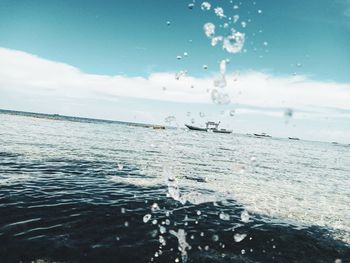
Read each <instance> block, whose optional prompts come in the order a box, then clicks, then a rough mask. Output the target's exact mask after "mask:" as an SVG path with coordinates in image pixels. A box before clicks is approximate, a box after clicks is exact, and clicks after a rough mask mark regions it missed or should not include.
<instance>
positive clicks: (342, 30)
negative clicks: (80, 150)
mask: <svg viewBox="0 0 350 263" xmlns="http://www.w3.org/2000/svg"><path fill="white" fill-rule="evenodd" d="M202 2H203V1H198V0H196V1H195V3H193V1H192V0H149V1H144V0H129V1H122V0H117V1H109V0H104V1H97V0H84V1H83V0H75V1H68V0H51V1H44V0H21V1H16V0H1V1H0V108H2V109H13V110H23V111H34V112H43V113H58V114H65V115H71V116H81V117H93V118H102V119H112V120H123V121H136V122H143V123H157V124H165V121H164V120H165V119H166V117H167V116H175V117H176V124H177V125H179V126H181V127H182V126H183V124H184V123H188V122H194V123H195V124H198V125H202V124H203V123H204V122H205V121H207V120H220V121H221V122H222V125H223V127H225V128H230V129H233V130H234V131H236V132H242V133H252V132H268V133H270V134H272V135H274V136H282V137H288V136H292V137H294V136H297V137H301V138H305V139H314V140H323V141H339V142H344V143H350V132H349V130H350V48H349V47H350V1H348V0H332V1H331V0H322V1H319V0H309V1H287V0H280V1H272V0H264V1H262V0H260V1H258V0H256V1H253V0H248V1H243V0H242V1H230V0H215V1H214V0H213V1H208V2H209V3H210V4H211V8H210V10H202V8H201V4H202ZM231 2H232V3H231ZM191 4H193V7H192V5H191ZM189 5H190V7H189ZM217 7H222V8H223V11H224V14H223V17H221V18H220V15H217V14H215V8H217ZM235 15H236V16H239V18H237V17H236V19H237V21H236V22H235V23H234V22H233V20H234V19H233V17H234V16H235ZM230 19H231V20H230ZM208 22H210V23H213V24H214V25H215V26H216V30H215V36H222V37H224V38H225V37H227V36H229V35H231V34H232V35H233V34H234V32H240V33H242V34H244V40H245V41H244V45H242V46H241V48H240V50H238V51H237V52H234V53H230V52H227V50H225V49H224V48H223V42H219V44H217V45H216V46H212V45H211V41H212V39H213V36H210V37H208V36H206V34H205V33H204V31H203V26H204V24H206V23H208ZM225 23H228V28H226V26H225ZM232 28H234V29H235V31H234V32H233V33H232V31H231V29H232ZM178 56H181V59H177V57H178ZM222 60H227V61H228V62H227V65H226V75H225V79H226V81H227V85H226V87H225V88H224V90H225V93H227V94H228V95H229V97H230V101H231V103H229V104H226V105H217V104H215V103H213V101H212V96H211V92H212V90H213V89H218V90H219V91H220V88H217V87H214V84H213V83H214V80H218V79H220V78H221V75H220V71H219V63H220V61H222ZM203 65H206V67H205V68H204V67H203ZM180 71H186V76H182V77H181V78H180V79H179V80H176V78H175V74H176V73H178V72H180ZM289 109H292V110H293V115H292V116H291V117H288V116H285V112H286V110H289ZM232 115H234V116H232Z"/></svg>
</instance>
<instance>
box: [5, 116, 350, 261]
mask: <svg viewBox="0 0 350 263" xmlns="http://www.w3.org/2000/svg"><path fill="white" fill-rule="evenodd" d="M0 123H1V124H0V125H1V126H0V127H1V134H0V135H1V138H0V142H1V148H0V262H20V261H22V262H32V261H34V262H185V261H187V262H335V261H336V260H337V259H342V262H350V246H349V242H348V240H349V239H348V238H349V224H350V222H349V221H348V219H349V216H350V214H349V207H348V204H349V203H348V200H349V198H350V197H349V196H350V193H349V190H348V189H349V188H348V184H349V183H348V181H349V180H344V179H346V178H347V176H348V175H349V166H347V164H348V163H347V160H348V158H347V157H349V151H350V149H349V148H347V147H343V146H334V145H328V144H327V145H326V144H320V145H317V144H316V143H310V142H292V143H294V144H291V142H288V141H280V140H275V141H274V140H273V139H256V138H248V137H240V136H238V135H232V136H231V137H215V136H214V135H212V134H204V135H203V134H199V135H193V133H188V132H183V131H153V130H148V129H144V128H135V127H127V126H122V125H113V124H106V125H103V124H93V123H89V124H86V123H71V122H63V121H59V122H58V121H57V122H56V121H52V120H35V119H31V118H27V117H18V116H7V115H1V114H0ZM198 136H199V137H198ZM205 136H208V137H205ZM176 138H181V140H179V141H178V142H176V143H174V140H176ZM219 138H220V139H219ZM257 144H258V145H259V147H256V146H257ZM208 145H211V146H212V147H210V150H208V149H207V148H208V147H207V146H208ZM252 145H254V147H253V146H252ZM283 145H285V146H286V147H285V148H283V147H281V146H283ZM246 146H251V148H252V150H251V151H250V150H247V147H246ZM293 147H294V148H293ZM248 148H249V147H248ZM291 148H292V149H291ZM274 149H275V151H279V154H275V153H274ZM287 149H289V150H287ZM305 153H309V154H308V157H307V158H316V156H317V158H319V160H313V161H310V162H309V161H308V159H307V158H306V157H305V156H299V157H298V154H299V155H303V154H305ZM310 153H313V154H310ZM281 155H288V156H289V157H290V158H284V157H282V156H281ZM252 157H254V158H252ZM278 158H281V160H280V161H279V162H276V160H277V159H278ZM292 158H294V159H292ZM334 158H336V159H337V160H336V161H334ZM333 161H334V162H333ZM303 178H304V179H303ZM318 178H320V179H318ZM315 185H316V186H315ZM317 189H319V190H317ZM148 217H150V218H148ZM148 219H149V220H148ZM41 260H42V261H41ZM337 262H338V261H337Z"/></svg>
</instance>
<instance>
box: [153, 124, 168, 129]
mask: <svg viewBox="0 0 350 263" xmlns="http://www.w3.org/2000/svg"><path fill="white" fill-rule="evenodd" d="M152 127H153V129H154V130H165V126H161V125H153V126H152Z"/></svg>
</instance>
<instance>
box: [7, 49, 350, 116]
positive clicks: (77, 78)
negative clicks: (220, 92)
mask: <svg viewBox="0 0 350 263" xmlns="http://www.w3.org/2000/svg"><path fill="white" fill-rule="evenodd" d="M0 57H1V60H0V89H1V90H3V91H4V90H8V91H11V92H12V93H18V94H20V93H23V94H27V93H28V94H29V93H30V94H37V95H40V96H45V97H47V99H48V100H50V97H64V98H74V99H77V100H82V99H86V98H96V97H102V98H103V97H106V98H112V97H115V98H120V97H133V98H143V99H153V100H161V101H173V102H185V103H211V100H210V93H209V92H208V90H210V89H211V88H212V87H213V81H214V79H215V76H210V77H208V78H204V79H200V78H194V77H191V76H188V77H183V78H181V79H180V80H176V79H175V74H173V73H153V74H151V75H149V77H148V78H144V77H127V76H105V75H92V74H86V73H83V72H81V71H80V70H79V69H77V68H75V67H73V66H70V65H67V64H64V63H59V62H54V61H49V60H46V59H42V58H39V57H37V56H34V55H31V54H28V53H25V52H21V51H15V50H10V49H4V48H0ZM227 79H228V87H229V88H228V91H229V93H230V95H231V98H232V101H233V102H234V103H239V104H244V105H247V106H253V107H267V108H274V107H279V108H287V107H288V108H294V109H299V110H307V111H316V112H327V111H329V110H328V109H332V110H331V111H332V112H333V113H334V112H335V111H337V110H339V111H350V103H349V101H350V85H349V84H340V83H335V82H319V81H314V80H311V79H308V78H306V77H303V76H284V77H276V76H271V75H268V74H264V73H260V72H245V73H242V74H241V75H239V76H238V77H237V74H231V75H228V77H227ZM192 86H193V87H192ZM13 103H16V102H15V101H14V102H13Z"/></svg>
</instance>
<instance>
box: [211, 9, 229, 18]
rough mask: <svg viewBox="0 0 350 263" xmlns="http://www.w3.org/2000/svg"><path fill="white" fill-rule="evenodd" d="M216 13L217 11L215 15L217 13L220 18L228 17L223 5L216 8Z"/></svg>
mask: <svg viewBox="0 0 350 263" xmlns="http://www.w3.org/2000/svg"><path fill="white" fill-rule="evenodd" d="M214 13H215V15H217V16H218V17H220V18H224V17H226V16H225V14H224V9H222V7H216V8H215V9H214Z"/></svg>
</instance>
